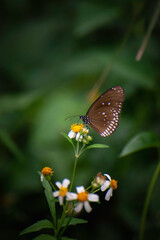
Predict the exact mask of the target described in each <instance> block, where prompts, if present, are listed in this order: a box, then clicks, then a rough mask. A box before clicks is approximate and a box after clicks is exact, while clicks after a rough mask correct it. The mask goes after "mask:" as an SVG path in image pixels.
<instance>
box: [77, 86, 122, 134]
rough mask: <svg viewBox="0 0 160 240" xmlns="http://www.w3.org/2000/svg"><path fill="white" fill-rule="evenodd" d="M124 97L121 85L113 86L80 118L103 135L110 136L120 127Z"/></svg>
mask: <svg viewBox="0 0 160 240" xmlns="http://www.w3.org/2000/svg"><path fill="white" fill-rule="evenodd" d="M124 98H125V95H124V90H123V88H122V87H121V86H115V87H112V88H110V89H109V90H107V91H105V92H104V93H103V94H102V95H101V96H100V97H99V98H97V100H95V102H93V104H92V105H91V106H90V108H89V109H88V111H87V113H86V115H85V116H80V119H82V120H83V122H84V123H85V124H86V125H89V126H90V127H91V128H93V129H94V130H95V131H96V132H97V133H98V134H99V135H101V136H102V137H108V136H109V135H111V134H112V133H113V132H114V131H115V130H116V129H117V127H118V124H119V115H120V112H121V110H122V105H123V102H124Z"/></svg>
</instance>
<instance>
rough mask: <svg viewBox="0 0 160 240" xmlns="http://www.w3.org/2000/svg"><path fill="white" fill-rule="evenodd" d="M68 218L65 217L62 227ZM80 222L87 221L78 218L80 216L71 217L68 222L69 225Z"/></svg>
mask: <svg viewBox="0 0 160 240" xmlns="http://www.w3.org/2000/svg"><path fill="white" fill-rule="evenodd" d="M68 219H69V218H65V220H64V222H63V225H62V226H63V227H64V226H65V225H66V223H67V222H68ZM82 223H87V221H86V220H84V219H80V218H72V219H71V221H70V222H69V225H76V224H82Z"/></svg>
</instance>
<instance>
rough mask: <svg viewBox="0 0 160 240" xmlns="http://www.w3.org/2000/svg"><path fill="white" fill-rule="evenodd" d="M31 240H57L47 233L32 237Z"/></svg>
mask: <svg viewBox="0 0 160 240" xmlns="http://www.w3.org/2000/svg"><path fill="white" fill-rule="evenodd" d="M32 240H57V238H55V237H54V236H51V235H48V234H41V235H39V236H38V237H35V238H33V239H32Z"/></svg>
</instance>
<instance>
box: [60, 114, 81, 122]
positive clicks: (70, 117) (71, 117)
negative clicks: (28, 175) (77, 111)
mask: <svg viewBox="0 0 160 240" xmlns="http://www.w3.org/2000/svg"><path fill="white" fill-rule="evenodd" d="M75 117H80V115H73V116H69V117H67V118H65V119H64V120H65V121H66V120H68V119H70V121H71V120H72V119H73V118H75ZM78 121H79V120H78Z"/></svg>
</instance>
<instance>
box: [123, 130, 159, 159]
mask: <svg viewBox="0 0 160 240" xmlns="http://www.w3.org/2000/svg"><path fill="white" fill-rule="evenodd" d="M159 146H160V141H158V138H157V136H156V135H155V134H154V133H153V132H142V133H140V134H138V135H136V136H135V137H133V138H132V139H131V140H130V141H129V142H128V143H127V145H126V146H125V147H124V148H123V150H122V152H121V154H120V157H125V156H127V155H129V154H131V153H134V152H137V151H140V150H143V149H146V148H152V147H159Z"/></svg>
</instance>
